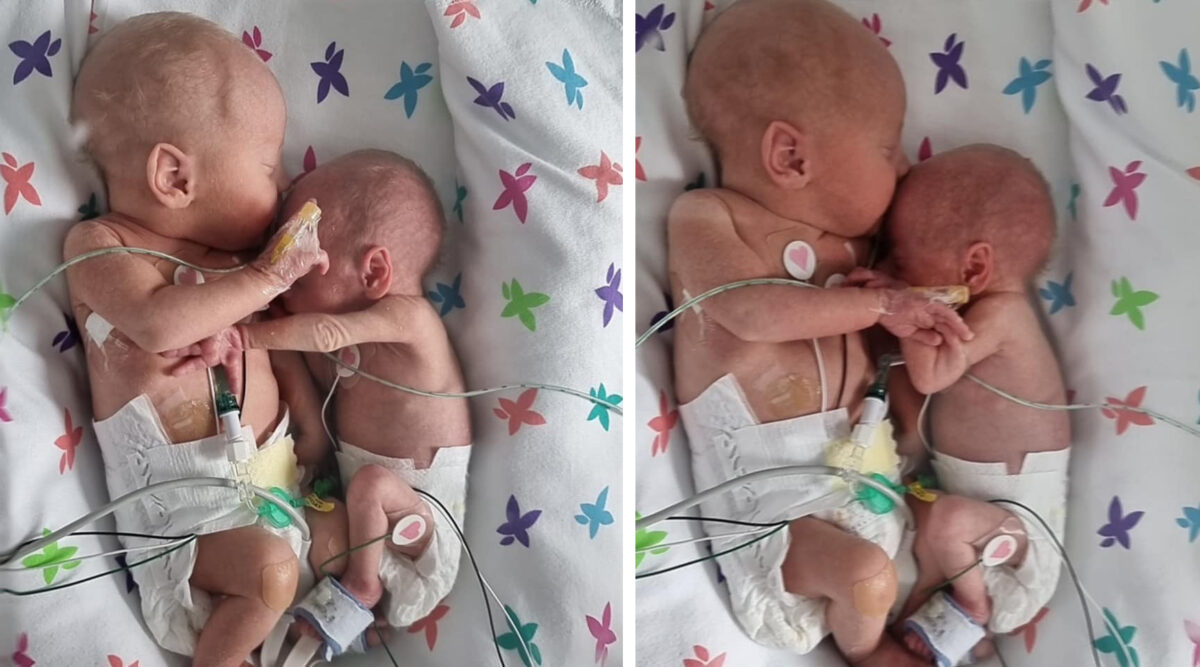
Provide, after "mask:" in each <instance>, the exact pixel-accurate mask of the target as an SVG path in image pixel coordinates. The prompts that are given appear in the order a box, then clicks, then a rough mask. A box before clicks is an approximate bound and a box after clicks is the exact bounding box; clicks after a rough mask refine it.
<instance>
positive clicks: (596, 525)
mask: <svg viewBox="0 0 1200 667" xmlns="http://www.w3.org/2000/svg"><path fill="white" fill-rule="evenodd" d="M607 504H608V487H607V486H606V487H604V490H603V491H601V492H600V495H598V496H596V502H595V503H594V504H593V503H580V504H579V509H580V510H582V511H583V514H576V515H575V521H576V522H577V523H579V524H580V525H582V526H587V527H588V539H590V540H594V539H596V533H598V532H600V527H601V526H608V525H611V524H612V522H613V515H612V512H609V511H608V510H606V509H604V506H605V505H607Z"/></svg>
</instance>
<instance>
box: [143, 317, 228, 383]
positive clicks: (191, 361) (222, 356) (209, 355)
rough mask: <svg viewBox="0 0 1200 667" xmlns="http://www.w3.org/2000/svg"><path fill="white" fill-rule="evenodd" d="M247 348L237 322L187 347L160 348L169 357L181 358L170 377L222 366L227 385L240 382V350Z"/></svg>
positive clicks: (163, 354)
mask: <svg viewBox="0 0 1200 667" xmlns="http://www.w3.org/2000/svg"><path fill="white" fill-rule="evenodd" d="M245 350H246V344H245V339H244V337H243V336H242V330H241V329H240V328H238V327H237V326H236V325H235V326H232V327H229V328H227V329H225V330H223V331H220V332H218V333H216V334H213V335H212V336H209V337H208V338H205V339H204V340H202V341H200V342H199V343H196V344H195V345H192V346H190V347H185V348H180V349H178V350H170V351H167V352H163V353H162V356H164V357H166V358H168V359H184V362H183V363H181V364H179V365H178V366H176V367H175V368H174V369H172V370H171V375H172V376H173V377H180V376H183V375H187V374H189V373H195V372H196V371H202V370H205V369H208V368H213V367H214V366H221V367H222V368H224V369H225V376H226V377H228V378H229V386H231V387H234V388H237V387H240V386H242V372H243V369H242V352H244V351H245Z"/></svg>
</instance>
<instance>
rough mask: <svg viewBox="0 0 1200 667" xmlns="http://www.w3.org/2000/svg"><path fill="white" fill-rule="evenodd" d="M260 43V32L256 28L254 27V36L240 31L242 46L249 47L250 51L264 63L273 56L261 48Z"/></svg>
mask: <svg viewBox="0 0 1200 667" xmlns="http://www.w3.org/2000/svg"><path fill="white" fill-rule="evenodd" d="M262 41H263V40H262V31H260V30H259V29H258V26H254V34H250V33H248V32H246V31H245V30H243V31H242V44H245V45H246V46H248V47H250V50H251V51H254V53H255V54H257V55H258V57H259V58H262V61H263V62H264V63H265V62H267V61H268V60H270V59H271V56H272V55H273V54H272V53H271V52H270V51H267V50H266V49H264V48H262Z"/></svg>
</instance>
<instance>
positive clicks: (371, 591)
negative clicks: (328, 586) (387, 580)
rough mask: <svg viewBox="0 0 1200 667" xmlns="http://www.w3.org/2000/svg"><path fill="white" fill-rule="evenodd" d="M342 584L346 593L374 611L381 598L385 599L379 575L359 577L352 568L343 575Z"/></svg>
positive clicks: (371, 574)
mask: <svg viewBox="0 0 1200 667" xmlns="http://www.w3.org/2000/svg"><path fill="white" fill-rule="evenodd" d="M341 584H342V588H345V589H346V592H348V593H350V594H351V595H353V596H354V598H355V599H357V600H358V601H359V602H361V603H362V605H363V606H364V607H366V608H367V609H374V608H375V605H377V604H379V598H381V597H383V582H381V581H379V575H378V574H377V573H369V574H367V575H366V576H359V574H358V572H357V571H355V569H354V568H353V567H351V568H349V569H347V570H346V574H344V575H342V579H341Z"/></svg>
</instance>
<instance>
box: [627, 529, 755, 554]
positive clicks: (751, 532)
mask: <svg viewBox="0 0 1200 667" xmlns="http://www.w3.org/2000/svg"><path fill="white" fill-rule="evenodd" d="M777 525H778V523H774V524H771V525H769V526H760V527H757V528H747V529H745V530H735V531H730V532H728V533H721V534H719V535H700V536H699V537H691V538H688V539H686V540H677V541H675V542H664V543H662V544H655V545H653V546H646V547H638V548H637V549H635V550H634V551H635V552H636V553H646V552H650V551H657V550H659V549H669V548H671V547H682V546H686V545H689V544H699V543H701V542H711V541H714V540H728V539H732V538H734V537H746V536H749V535H758V534H760V533H765V532H766V531H768V530H770V529H772V528H774V527H775V526H777Z"/></svg>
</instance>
